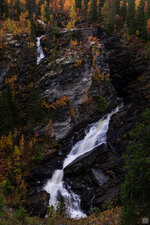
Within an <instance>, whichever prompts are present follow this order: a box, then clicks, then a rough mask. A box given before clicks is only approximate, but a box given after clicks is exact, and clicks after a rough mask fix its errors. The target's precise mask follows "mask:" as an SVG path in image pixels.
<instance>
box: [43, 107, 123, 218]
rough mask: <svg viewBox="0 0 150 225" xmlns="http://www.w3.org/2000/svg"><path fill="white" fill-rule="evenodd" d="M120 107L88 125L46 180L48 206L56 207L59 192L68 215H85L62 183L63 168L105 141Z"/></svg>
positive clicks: (73, 196) (76, 198)
mask: <svg viewBox="0 0 150 225" xmlns="http://www.w3.org/2000/svg"><path fill="white" fill-rule="evenodd" d="M120 107H121V106H120ZM120 107H117V108H116V109H115V110H114V111H112V112H111V113H109V114H108V115H106V116H104V117H103V118H102V119H101V120H100V121H98V122H96V123H93V124H91V125H90V127H89V128H88V129H87V130H85V134H86V135H85V137H84V139H83V140H81V141H79V142H77V143H76V144H75V145H74V146H73V148H72V150H71V152H70V153H69V154H68V155H67V157H66V159H65V160H64V162H63V169H62V170H55V171H54V173H53V175H52V178H51V179H50V180H48V182H47V184H46V185H45V187H44V190H46V191H47V192H48V193H50V202H49V204H50V206H52V205H53V206H54V207H57V204H58V202H59V201H58V197H59V195H60V194H61V195H62V197H63V198H64V199H65V202H66V206H67V213H68V215H69V216H70V217H72V218H76V219H77V218H81V217H85V216H86V215H85V214H84V213H83V212H82V210H81V208H80V202H81V200H80V197H79V196H78V195H77V194H75V193H73V192H72V191H70V192H68V191H67V190H66V189H65V187H64V185H63V174H64V168H65V167H66V166H68V165H69V164H70V163H71V162H73V161H74V160H75V159H76V158H78V157H79V156H81V155H83V154H85V153H87V152H89V151H91V150H92V149H94V148H95V147H97V146H99V145H101V144H104V143H106V140H107V131H108V127H109V122H110V119H111V116H112V115H113V114H115V113H117V112H118V111H119V109H120Z"/></svg>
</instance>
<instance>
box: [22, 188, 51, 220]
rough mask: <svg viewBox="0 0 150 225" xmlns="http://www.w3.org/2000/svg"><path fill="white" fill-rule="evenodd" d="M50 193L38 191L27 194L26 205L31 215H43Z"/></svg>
mask: <svg viewBox="0 0 150 225" xmlns="http://www.w3.org/2000/svg"><path fill="white" fill-rule="evenodd" d="M49 199H50V195H49V194H48V193H47V192H46V191H40V192H37V193H34V194H32V195H31V196H28V197H27V199H26V207H27V209H28V211H29V213H30V214H31V215H35V216H45V215H46V211H47V205H48V203H49Z"/></svg>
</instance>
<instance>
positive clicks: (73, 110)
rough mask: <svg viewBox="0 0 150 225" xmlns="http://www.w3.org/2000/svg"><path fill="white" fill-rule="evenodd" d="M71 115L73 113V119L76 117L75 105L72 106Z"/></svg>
mask: <svg viewBox="0 0 150 225" xmlns="http://www.w3.org/2000/svg"><path fill="white" fill-rule="evenodd" d="M70 115H71V117H72V118H73V119H75V118H76V112H75V109H74V108H73V107H71V109H70Z"/></svg>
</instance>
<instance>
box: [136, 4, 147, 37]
mask: <svg viewBox="0 0 150 225" xmlns="http://www.w3.org/2000/svg"><path fill="white" fill-rule="evenodd" d="M144 8H145V2H144V1H143V0H140V3H139V6H138V8H137V12H136V29H137V31H138V33H139V37H141V38H142V39H145V38H146V17H145V12H144Z"/></svg>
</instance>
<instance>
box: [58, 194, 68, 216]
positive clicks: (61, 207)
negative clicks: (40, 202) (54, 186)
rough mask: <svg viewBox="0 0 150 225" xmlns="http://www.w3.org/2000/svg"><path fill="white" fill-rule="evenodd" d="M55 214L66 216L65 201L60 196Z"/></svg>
mask: <svg viewBox="0 0 150 225" xmlns="http://www.w3.org/2000/svg"><path fill="white" fill-rule="evenodd" d="M56 211H57V213H59V214H60V215H62V216H66V211H67V209H66V203H65V200H64V198H63V197H62V196H60V199H59V203H58V205H57V210H56Z"/></svg>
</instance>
